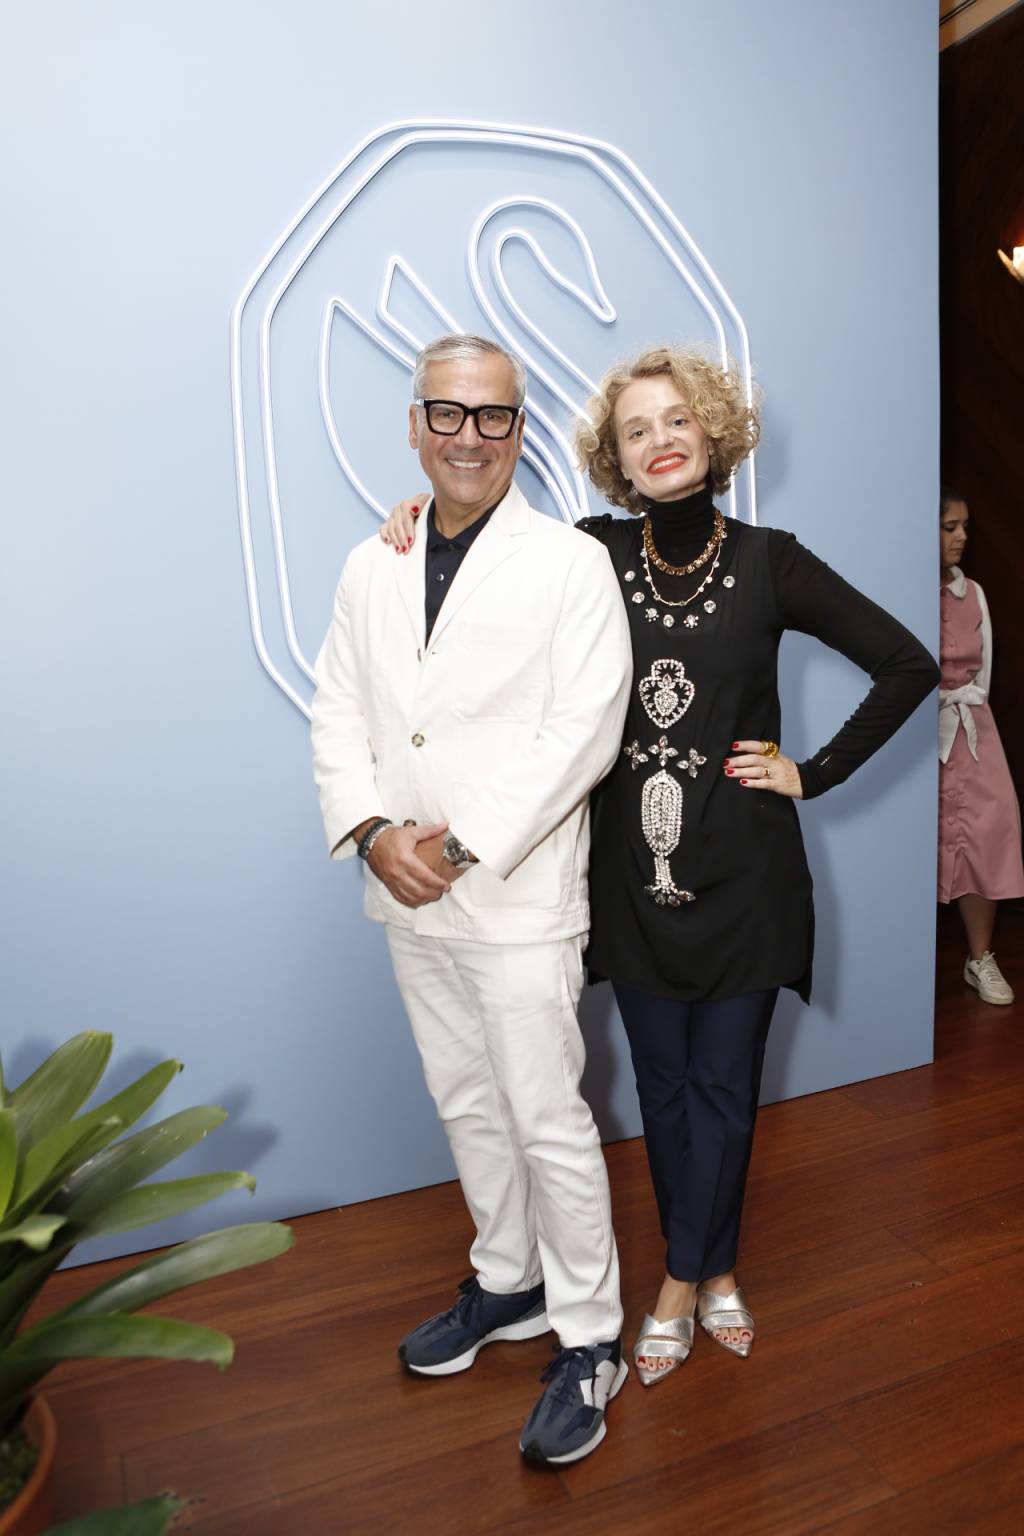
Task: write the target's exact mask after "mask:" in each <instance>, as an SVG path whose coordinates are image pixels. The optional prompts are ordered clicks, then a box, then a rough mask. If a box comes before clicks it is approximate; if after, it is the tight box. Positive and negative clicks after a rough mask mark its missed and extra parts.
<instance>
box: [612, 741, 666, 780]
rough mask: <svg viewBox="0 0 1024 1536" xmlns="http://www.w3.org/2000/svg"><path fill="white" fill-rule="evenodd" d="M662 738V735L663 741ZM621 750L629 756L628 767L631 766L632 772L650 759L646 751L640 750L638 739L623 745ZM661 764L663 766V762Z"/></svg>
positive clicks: (652, 749)
mask: <svg viewBox="0 0 1024 1536" xmlns="http://www.w3.org/2000/svg"><path fill="white" fill-rule="evenodd" d="M664 739H665V738H664V737H662V740H663V741H664ZM622 750H623V752H624V753H625V754H626V756H627V757H628V758H629V763H630V767H631V768H632V770H633V772H634V773H635V772H636V770H637V769H638V768H639V766H640V764H641V763H646V762H649V761H650V759H649V758H648V756H647V753H646V752H641V750H640V743H639V742H638V741H631V742H630V744H629V746H628V747H623V749H622ZM651 751H652V752H653V751H654V748H653V747H652V748H651ZM662 766H664V764H663V765H662Z"/></svg>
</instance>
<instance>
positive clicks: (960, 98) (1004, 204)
mask: <svg viewBox="0 0 1024 1536" xmlns="http://www.w3.org/2000/svg"><path fill="white" fill-rule="evenodd" d="M939 178H940V187H939V205H940V214H939V228H940V241H941V250H940V315H941V334H942V478H943V480H944V481H946V482H948V483H950V484H952V485H953V486H955V487H956V488H957V489H958V490H959V491H960V492H961V493H962V494H963V496H964V497H965V499H966V501H967V504H968V507H969V510H970V514H971V538H970V542H969V545H968V549H967V554H966V557H965V560H964V568H965V570H966V571H967V574H968V575H969V576H973V577H974V579H975V580H976V581H978V582H980V583H981V585H982V586H983V587H984V589H985V595H986V597H987V598H988V601H989V607H990V608H991V610H992V625H993V629H994V631H995V671H994V677H993V686H992V707H993V709H994V711H995V715H996V719H997V721H998V723H999V730H1000V733H1001V735H1002V738H1003V743H1004V745H1005V747H1006V752H1007V756H1008V758H1009V760H1010V767H1011V770H1012V772H1013V775H1014V779H1015V782H1016V784H1017V789H1018V793H1019V794H1020V793H1022V791H1024V711H1022V710H1021V708H1020V704H1019V698H1018V696H1019V694H1020V692H1021V689H1022V687H1024V581H1022V577H1024V557H1022V550H1024V285H1022V284H1020V283H1017V282H1015V281H1014V279H1013V278H1012V277H1011V276H1010V274H1009V273H1008V272H1007V271H1006V269H1005V267H1004V266H1003V264H1002V263H1001V262H1000V261H999V259H998V257H997V256H996V250H997V248H999V247H1001V248H1002V249H1003V250H1004V251H1005V252H1006V253H1007V255H1011V254H1012V248H1013V246H1014V245H1024V5H1019V6H1017V7H1016V8H1015V9H1014V10H1012V11H1011V12H1009V14H1008V15H1006V16H1004V17H1002V18H1001V19H1000V20H999V21H997V22H994V23H993V24H992V25H991V26H989V27H986V28H985V29H984V30H983V31H981V32H977V33H975V34H974V35H973V36H972V37H970V38H968V39H967V40H966V41H965V42H963V43H958V44H957V45H956V46H955V47H952V48H947V49H946V50H945V52H944V53H943V54H942V55H941V58H940V65H939Z"/></svg>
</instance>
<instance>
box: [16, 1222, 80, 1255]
mask: <svg viewBox="0 0 1024 1536" xmlns="http://www.w3.org/2000/svg"><path fill="white" fill-rule="evenodd" d="M66 1221H67V1217H66V1216H27V1217H26V1218H25V1220H24V1221H20V1222H19V1223H18V1225H17V1226H16V1227H8V1228H7V1229H6V1230H5V1231H2V1232H0V1243H24V1244H25V1247H26V1248H32V1249H34V1250H35V1252H36V1253H44V1252H45V1251H46V1249H47V1248H49V1246H50V1239H51V1237H52V1236H53V1234H54V1233H55V1232H56V1231H58V1230H59V1229H60V1228H61V1227H62V1226H63V1225H64V1223H65V1222H66Z"/></svg>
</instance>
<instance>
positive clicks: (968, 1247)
mask: <svg viewBox="0 0 1024 1536" xmlns="http://www.w3.org/2000/svg"><path fill="white" fill-rule="evenodd" d="M1021 1172H1022V1173H1024V1168H1022V1169H1021ZM893 1235H894V1236H896V1237H898V1238H899V1239H900V1240H901V1242H905V1243H909V1244H910V1246H911V1247H913V1248H917V1249H918V1250H919V1251H920V1252H921V1253H923V1254H926V1255H927V1256H928V1257H929V1258H930V1259H932V1260H934V1262H935V1263H936V1264H941V1265H942V1267H943V1268H944V1269H947V1270H955V1269H969V1268H974V1267H975V1266H976V1265H978V1264H984V1263H987V1262H989V1261H990V1260H992V1259H1000V1258H1003V1257H1004V1256H1005V1255H1006V1254H1008V1253H1018V1252H1019V1251H1020V1249H1021V1248H1024V1185H1019V1186H1018V1187H1017V1188H1016V1189H1010V1190H1000V1191H999V1193H998V1194H995V1195H990V1196H988V1197H987V1198H986V1199H983V1200H972V1201H969V1202H968V1203H967V1204H966V1205H958V1206H955V1207H953V1209H951V1210H948V1211H943V1213H942V1215H941V1216H928V1217H925V1218H924V1220H922V1221H909V1222H904V1223H903V1224H902V1225H901V1226H899V1227H896V1228H895V1229H894V1233H893Z"/></svg>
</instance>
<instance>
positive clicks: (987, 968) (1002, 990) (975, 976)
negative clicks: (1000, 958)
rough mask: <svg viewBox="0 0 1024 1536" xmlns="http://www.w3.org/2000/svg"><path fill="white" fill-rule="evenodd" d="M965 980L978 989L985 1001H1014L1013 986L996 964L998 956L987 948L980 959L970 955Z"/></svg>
mask: <svg viewBox="0 0 1024 1536" xmlns="http://www.w3.org/2000/svg"><path fill="white" fill-rule="evenodd" d="M964 981H966V983H967V985H968V986H969V987H974V988H976V989H977V993H978V996H979V997H980V998H981V1000H982V1002H983V1003H1012V1002H1013V988H1012V987H1011V986H1010V983H1009V982H1008V981H1007V979H1006V977H1005V976H1004V975H1003V973H1002V971H1001V970H1000V969H999V967H998V965H997V964H996V957H995V955H994V954H993V953H992V951H991V950H990V949H986V951H985V953H984V954H983V955H982V957H981V959H980V960H972V959H970V957H968V960H967V963H966V965H965V966H964Z"/></svg>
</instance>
